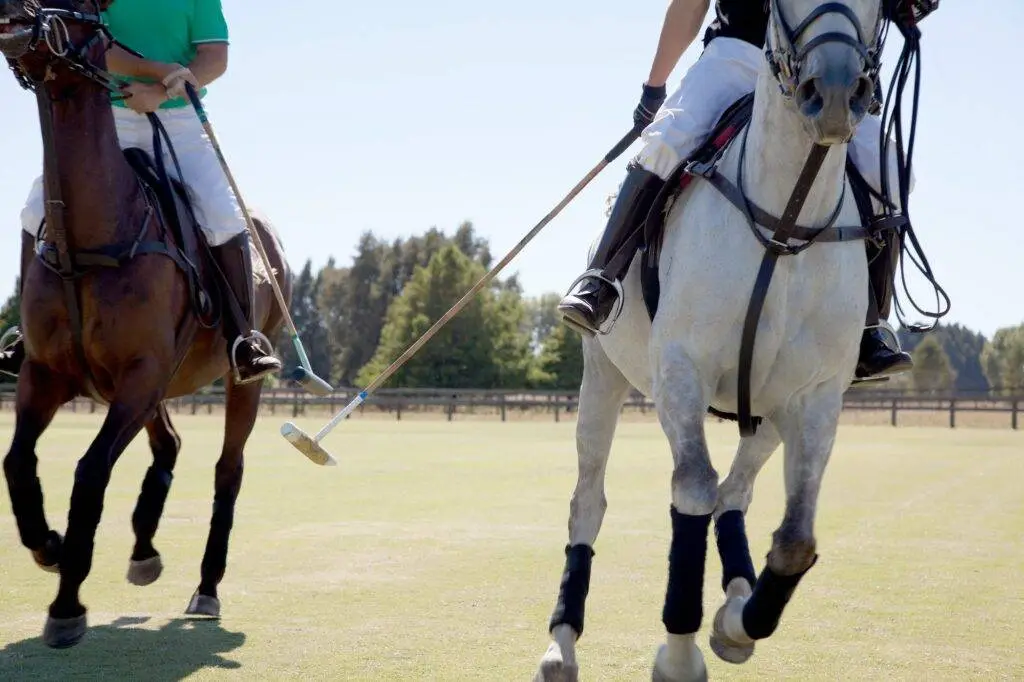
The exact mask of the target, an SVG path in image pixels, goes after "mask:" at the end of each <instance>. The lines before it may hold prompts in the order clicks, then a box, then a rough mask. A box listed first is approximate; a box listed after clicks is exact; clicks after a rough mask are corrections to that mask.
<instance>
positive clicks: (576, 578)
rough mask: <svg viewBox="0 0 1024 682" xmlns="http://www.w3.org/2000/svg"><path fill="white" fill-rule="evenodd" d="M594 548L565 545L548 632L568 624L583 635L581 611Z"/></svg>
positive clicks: (584, 605) (580, 635) (588, 588)
mask: <svg viewBox="0 0 1024 682" xmlns="http://www.w3.org/2000/svg"><path fill="white" fill-rule="evenodd" d="M593 558H594V550H593V549H592V548H591V547H590V545H571V546H570V545H566V546H565V570H563V571H562V583H561V585H560V586H559V588H558V603H556V604H555V611H554V613H552V614H551V621H550V622H549V624H548V632H551V631H552V630H554V629H555V627H556V626H559V625H568V626H569V627H571V628H572V629H573V630H575V631H576V636H577V637H582V636H583V611H584V609H585V607H586V602H587V592H589V591H590V563H591V561H592V560H593Z"/></svg>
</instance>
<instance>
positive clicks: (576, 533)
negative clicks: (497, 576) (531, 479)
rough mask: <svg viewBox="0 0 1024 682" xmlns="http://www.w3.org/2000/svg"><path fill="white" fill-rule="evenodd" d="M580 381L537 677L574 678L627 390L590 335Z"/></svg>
mask: <svg viewBox="0 0 1024 682" xmlns="http://www.w3.org/2000/svg"><path fill="white" fill-rule="evenodd" d="M583 354H584V361H583V383H582V385H581V387H580V404H579V412H578V415H579V417H578V419H577V422H576V453H577V457H578V473H577V479H576V489H575V490H574V491H573V494H572V500H571V501H570V502H569V544H568V545H566V548H565V554H566V558H565V568H564V571H563V573H562V582H561V585H560V587H559V590H558V602H557V604H556V606H555V610H554V613H553V614H552V616H551V621H550V623H549V626H548V630H549V632H550V633H551V636H552V642H551V644H550V645H549V646H548V650H547V652H546V653H545V654H544V656H543V658H541V662H540V667H539V669H538V671H537V674H536V676H535V678H534V679H535V680H536V681H537V682H555V681H558V682H561V681H563V680H565V681H568V680H576V679H577V676H578V675H579V666H578V665H577V663H576V640H577V639H578V638H579V637H580V636H581V635H582V634H583V612H584V605H585V602H586V598H587V592H588V590H589V589H590V562H591V558H592V557H593V554H594V550H593V545H594V542H595V541H596V540H597V534H598V532H599V531H600V530H601V522H602V520H603V519H604V513H605V509H607V507H608V503H607V500H606V499H605V495H604V477H605V470H606V467H607V464H608V455H609V453H610V452H611V447H612V438H613V437H614V435H615V427H616V425H617V423H618V418H619V410H620V409H621V408H622V405H623V403H624V402H625V401H626V397H627V395H628V394H629V382H627V381H626V379H625V378H624V377H623V376H622V374H621V373H620V372H619V370H618V369H617V368H616V367H615V365H614V364H612V362H611V360H609V359H608V356H606V355H605V353H604V350H602V348H601V346H600V344H599V343H598V341H597V340H595V339H586V340H584V342H583Z"/></svg>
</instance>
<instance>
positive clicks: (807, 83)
mask: <svg viewBox="0 0 1024 682" xmlns="http://www.w3.org/2000/svg"><path fill="white" fill-rule="evenodd" d="M882 28H883V21H882V3H881V0H833V1H832V2H823V1H822V0H771V20H770V23H769V25H768V35H767V40H766V43H765V53H766V55H767V57H768V64H769V66H770V67H771V71H772V73H773V75H774V76H775V78H776V79H777V80H778V82H779V86H780V87H781V89H782V93H783V95H784V96H785V97H786V99H787V101H789V102H790V103H791V104H792V105H793V106H794V108H795V109H796V111H797V113H798V114H799V115H800V116H801V118H802V119H803V122H804V125H805V127H806V128H807V130H808V132H809V133H810V134H811V136H812V137H813V138H814V141H815V142H817V143H819V144H838V143H843V142H847V141H848V140H849V139H850V138H851V137H852V136H853V132H854V130H855V129H856V127H857V124H858V123H860V120H861V119H862V118H863V117H864V115H865V114H866V113H867V112H868V109H869V108H870V106H871V103H872V100H873V98H874V96H875V88H876V86H877V82H878V67H879V62H878V57H879V53H880V52H881V47H882V42H883V39H882Z"/></svg>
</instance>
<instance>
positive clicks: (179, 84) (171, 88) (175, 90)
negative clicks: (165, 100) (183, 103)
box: [161, 66, 199, 99]
mask: <svg viewBox="0 0 1024 682" xmlns="http://www.w3.org/2000/svg"><path fill="white" fill-rule="evenodd" d="M161 82H162V83H163V85H164V88H166V89H167V96H168V97H170V98H171V99H177V98H179V97H180V98H182V99H185V98H187V97H188V93H187V92H185V83H191V84H192V87H193V88H195V89H196V90H197V91H198V90H199V81H198V80H197V79H196V77H195V74H193V73H192V72H191V71H190V70H189V69H188V68H187V67H184V66H182V67H181V68H179V69H176V70H174V71H172V72H171V73H169V74H167V75H166V76H164V79H163V80H162V81H161Z"/></svg>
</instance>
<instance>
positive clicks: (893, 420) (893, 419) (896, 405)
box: [889, 398, 899, 426]
mask: <svg viewBox="0 0 1024 682" xmlns="http://www.w3.org/2000/svg"><path fill="white" fill-rule="evenodd" d="M897 412H899V399H898V398H893V399H892V414H891V415H890V417H889V423H890V424H892V425H893V426H896V414H897Z"/></svg>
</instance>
